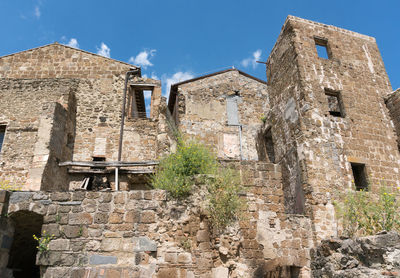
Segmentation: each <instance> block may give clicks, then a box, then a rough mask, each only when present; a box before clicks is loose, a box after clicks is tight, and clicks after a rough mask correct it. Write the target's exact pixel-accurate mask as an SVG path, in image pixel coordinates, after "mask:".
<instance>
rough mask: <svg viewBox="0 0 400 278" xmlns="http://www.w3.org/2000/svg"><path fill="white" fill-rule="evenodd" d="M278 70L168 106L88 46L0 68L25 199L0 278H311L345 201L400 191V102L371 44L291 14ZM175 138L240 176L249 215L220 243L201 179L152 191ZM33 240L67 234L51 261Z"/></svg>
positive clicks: (15, 57)
mask: <svg viewBox="0 0 400 278" xmlns="http://www.w3.org/2000/svg"><path fill="white" fill-rule="evenodd" d="M266 65H267V69H266V75H267V80H268V81H267V82H265V81H263V80H259V79H257V78H255V77H252V76H250V75H248V74H246V73H244V72H242V71H240V70H237V69H234V68H232V69H228V70H224V71H220V72H216V73H212V74H209V75H205V76H200V77H197V78H194V79H191V80H186V81H183V82H180V83H177V84H174V85H172V87H171V94H170V97H169V100H168V104H167V101H166V99H165V98H164V97H162V96H161V83H160V81H158V80H152V79H147V78H143V77H142V76H141V70H140V68H138V67H136V66H132V65H130V64H126V63H124V62H119V61H115V60H113V59H109V58H105V57H101V56H98V55H96V54H92V53H88V52H85V51H82V50H79V49H74V48H71V47H67V46H64V45H60V44H57V43H54V44H51V45H47V46H43V47H39V48H35V49H31V50H27V51H23V52H20V53H16V54H11V55H8V56H4V57H0V151H1V154H0V181H1V182H2V183H3V184H4V183H5V182H7V183H8V184H11V185H15V186H18V187H19V188H20V189H21V191H18V192H7V191H1V192H0V211H1V213H2V217H1V219H0V220H1V225H0V273H1V275H2V277H27V275H31V276H32V277H39V275H42V276H43V277H50V278H52V277H309V276H310V275H311V274H310V269H309V267H310V265H311V261H310V260H311V256H310V252H311V250H312V249H314V248H316V246H317V245H318V243H319V242H320V241H321V240H323V239H327V238H329V237H331V236H335V235H337V233H338V229H340V227H338V225H337V222H336V220H335V211H334V207H333V204H332V198H333V196H334V195H335V194H336V193H338V192H343V191H344V190H353V188H354V190H360V189H366V188H370V189H371V190H372V191H376V190H378V189H379V187H380V186H381V185H383V184H384V185H389V186H392V185H393V186H394V185H398V184H399V183H400V181H399V180H400V173H399V168H400V165H399V163H400V154H399V147H398V146H399V145H400V143H399V142H400V141H399V138H400V137H399V135H400V117H399V111H400V107H399V106H400V100H399V92H398V91H396V92H392V88H391V85H390V82H389V79H388V77H387V74H386V72H385V68H384V64H383V61H382V58H381V56H380V53H379V50H378V48H377V45H376V42H375V39H374V38H372V37H368V36H365V35H361V34H357V33H354V32H351V31H347V30H343V29H340V28H337V27H334V26H328V25H324V24H320V23H316V22H312V21H308V20H304V19H300V18H297V17H293V16H288V17H287V19H286V21H285V23H284V25H283V27H282V30H281V33H280V35H279V37H278V39H277V42H276V44H275V46H274V48H273V49H272V51H271V54H270V56H269V58H268V60H267V62H266ZM147 95H149V96H151V97H150V98H149V99H150V103H148V102H147V99H148V98H146V96H147ZM149 107H150V109H148V108H149ZM176 129H178V130H179V131H180V132H181V133H182V134H183V135H184V136H188V137H194V138H197V139H198V140H200V141H202V142H204V143H206V144H207V145H209V146H210V147H212V148H213V149H214V150H215V152H216V153H217V155H218V158H219V159H220V161H221V163H223V164H224V165H226V166H227V167H234V168H236V169H238V170H239V171H240V172H241V173H242V183H243V185H244V186H245V187H246V188H247V191H246V193H245V197H246V198H247V202H248V207H247V212H246V213H247V215H248V217H246V218H245V219H242V220H240V221H238V222H237V223H236V224H235V225H234V226H233V227H230V228H229V229H227V230H226V231H225V233H223V234H221V235H218V236H215V234H213V229H212V227H210V226H209V225H208V220H207V217H206V216H205V215H204V213H203V212H202V211H203V210H202V200H203V199H204V196H205V194H206V192H204V191H202V190H201V188H202V187H201V181H198V183H199V184H200V185H199V188H200V189H198V190H197V191H196V192H193V195H192V196H191V197H190V198H189V199H188V200H185V201H183V202H176V201H174V200H171V199H170V198H168V195H167V194H166V192H164V191H161V190H154V189H151V185H149V184H148V179H147V177H148V175H149V174H151V173H152V172H153V171H154V167H155V166H156V165H157V161H158V160H159V158H160V157H162V156H163V155H164V154H167V153H169V152H171V151H173V150H174V148H175V144H176V142H175V137H174V134H175V130H176ZM45 231H46V232H45ZM33 234H35V235H39V234H42V235H43V236H44V235H46V234H54V238H53V239H52V240H51V241H50V245H49V252H48V253H46V256H42V255H40V254H39V255H37V257H36V249H35V244H36V242H35V241H34V240H33V239H32V235H33ZM39 268H40V269H39ZM40 273H41V274H40Z"/></svg>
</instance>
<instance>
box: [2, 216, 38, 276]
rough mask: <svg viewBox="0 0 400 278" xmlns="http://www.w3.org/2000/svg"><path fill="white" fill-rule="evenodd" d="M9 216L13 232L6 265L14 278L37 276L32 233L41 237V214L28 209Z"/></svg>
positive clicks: (34, 243) (35, 243) (35, 251)
mask: <svg viewBox="0 0 400 278" xmlns="http://www.w3.org/2000/svg"><path fill="white" fill-rule="evenodd" d="M10 218H11V219H12V220H13V222H14V223H15V226H14V227H15V232H14V239H13V242H12V244H11V250H10V258H9V260H8V266H7V267H8V268H10V269H12V271H13V277H15V278H19V277H21V278H24V277H32V278H35V277H37V278H39V277H40V268H39V266H38V265H36V253H37V248H36V247H37V246H38V242H37V241H36V240H35V239H34V238H33V235H35V236H37V237H38V238H39V237H41V230H42V225H43V216H41V215H39V214H37V213H34V212H30V211H18V212H15V213H13V214H12V215H11V216H10ZM10 240H11V239H10ZM3 241H4V239H3ZM3 244H4V242H3Z"/></svg>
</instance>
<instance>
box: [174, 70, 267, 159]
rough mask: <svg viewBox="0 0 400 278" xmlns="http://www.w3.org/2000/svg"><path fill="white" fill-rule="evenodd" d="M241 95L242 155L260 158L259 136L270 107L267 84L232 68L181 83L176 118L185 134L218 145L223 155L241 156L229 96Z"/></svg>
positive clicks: (218, 149)
mask: <svg viewBox="0 0 400 278" xmlns="http://www.w3.org/2000/svg"><path fill="white" fill-rule="evenodd" d="M235 95H236V96H238V97H239V100H238V105H237V106H238V117H239V123H240V124H241V125H242V134H241V140H242V158H243V159H245V160H258V153H257V149H256V140H255V139H256V137H257V132H258V130H259V128H260V127H261V125H262V121H261V117H262V115H263V114H265V113H266V112H267V111H268V109H269V105H268V96H267V85H266V84H264V83H263V82H261V81H257V80H254V79H252V78H250V77H247V76H245V75H243V74H241V73H240V72H239V71H237V70H230V71H226V72H224V73H220V74H216V75H213V76H210V77H205V78H200V79H199V80H195V81H192V82H189V83H185V84H182V85H179V86H178V101H177V111H178V113H177V118H178V119H177V122H178V128H179V130H180V131H182V133H183V134H187V135H189V136H194V137H196V138H198V139H199V140H201V141H203V142H205V143H206V144H208V145H210V146H212V147H213V148H215V150H216V151H217V153H218V156H219V157H220V158H231V159H239V158H240V142H239V141H240V135H239V127H238V126H229V125H228V118H227V98H229V97H232V96H235Z"/></svg>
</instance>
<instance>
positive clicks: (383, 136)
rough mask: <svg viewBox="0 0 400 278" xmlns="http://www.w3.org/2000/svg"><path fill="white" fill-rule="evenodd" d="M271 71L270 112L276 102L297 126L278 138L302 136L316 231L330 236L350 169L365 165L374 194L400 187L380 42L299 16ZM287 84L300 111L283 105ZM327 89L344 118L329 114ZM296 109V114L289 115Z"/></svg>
mask: <svg viewBox="0 0 400 278" xmlns="http://www.w3.org/2000/svg"><path fill="white" fill-rule="evenodd" d="M315 37H319V38H323V39H325V40H327V42H328V51H329V52H330V56H331V57H330V59H324V58H320V57H318V55H317V51H316V47H315ZM285 41H286V43H284V42H285ZM289 57H292V58H291V59H288V58H289ZM281 58H283V59H281ZM270 66H271V69H268V71H269V82H270V83H271V86H270V87H269V88H270V91H271V92H272V93H271V94H274V95H276V97H273V96H272V97H271V107H274V105H275V103H274V100H273V99H275V100H277V102H278V103H281V105H286V107H285V109H286V110H284V111H285V113H284V114H281V115H280V117H281V118H284V119H285V117H286V119H285V121H287V122H289V121H292V119H296V121H298V123H297V124H296V125H295V126H293V127H290V126H288V127H286V128H283V129H282V132H280V133H279V132H278V133H279V134H278V136H279V137H281V138H288V137H289V138H292V140H293V139H295V138H298V139H297V140H296V139H295V140H294V141H296V143H297V147H296V148H297V150H296V152H297V160H298V161H299V165H300V167H299V168H300V169H301V175H300V179H301V182H302V183H303V189H304V193H305V198H306V213H307V214H309V215H313V218H314V222H315V224H316V225H315V229H316V230H315V231H316V232H317V233H318V236H319V237H320V238H323V237H324V236H329V235H330V234H334V233H335V230H336V227H335V223H334V221H332V220H333V207H332V205H330V201H329V200H330V198H331V194H332V193H336V192H335V191H342V190H343V189H351V186H352V180H353V175H352V169H351V164H350V163H363V164H365V165H366V172H367V175H368V177H367V179H368V181H369V183H370V186H371V188H372V190H377V188H378V187H379V186H380V185H382V184H383V183H385V184H387V185H393V184H398V183H399V180H400V176H399V174H398V170H399V164H398V161H399V158H400V157H399V153H398V150H397V146H396V136H395V134H394V133H393V128H392V127H391V124H390V120H389V114H388V111H387V109H386V107H385V104H384V99H383V96H385V95H386V94H387V93H388V92H390V91H391V87H390V83H389V80H388V77H387V75H386V72H385V68H384V65H383V62H382V59H381V56H380V53H379V50H378V48H377V46H376V43H375V39H373V38H371V37H367V36H364V35H360V34H357V33H353V32H350V31H347V30H343V29H340V28H337V27H333V26H327V25H323V24H319V23H315V22H311V21H307V20H303V19H299V18H295V17H288V19H287V20H286V22H285V25H284V27H283V31H282V33H281V35H280V38H279V39H278V42H277V45H276V46H275V49H274V50H273V51H272V54H271V57H270V58H269V64H268V67H270ZM285 68H292V70H291V71H286V70H285ZM285 80H286V81H285ZM284 83H285V86H286V88H288V89H287V90H286V91H289V90H292V91H294V92H297V93H294V94H293V93H291V94H290V97H291V98H293V101H292V102H293V103H292V104H293V105H292V106H293V109H289V107H290V105H289V101H287V102H286V101H285V100H283V102H282V101H281V99H280V98H281V97H282V96H285V95H288V94H285V93H284V94H282V96H280V95H278V93H280V92H279V90H280V88H281V89H284V88H285V86H280V85H279V84H284ZM325 89H329V90H333V91H339V92H340V94H341V100H342V104H343V107H344V112H345V113H344V114H345V116H344V117H334V116H332V115H330V113H329V107H328V100H327V96H326V95H325ZM290 97H289V96H288V97H287V99H289V100H290ZM289 110H291V111H292V112H293V113H292V112H291V113H286V112H289ZM297 119H298V120H297ZM277 141H279V140H277ZM277 148H278V149H281V148H285V147H283V146H282V145H281V144H279V145H278V146H277Z"/></svg>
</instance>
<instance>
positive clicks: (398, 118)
mask: <svg viewBox="0 0 400 278" xmlns="http://www.w3.org/2000/svg"><path fill="white" fill-rule="evenodd" d="M386 106H387V108H388V109H389V112H390V116H391V118H392V123H393V124H394V128H395V131H396V134H397V146H398V149H399V150H400V140H399V138H400V89H397V90H396V91H394V92H393V93H391V94H389V95H388V96H387V97H386Z"/></svg>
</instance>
